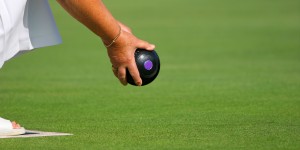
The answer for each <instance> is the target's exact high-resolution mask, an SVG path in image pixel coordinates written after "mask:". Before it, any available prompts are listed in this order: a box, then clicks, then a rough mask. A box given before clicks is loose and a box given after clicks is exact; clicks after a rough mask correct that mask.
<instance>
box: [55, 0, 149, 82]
mask: <svg viewBox="0 0 300 150" xmlns="http://www.w3.org/2000/svg"><path fill="white" fill-rule="evenodd" d="M57 2H58V3H59V4H60V5H61V6H62V7H63V8H64V9H65V10H66V11H67V12H68V13H69V14H70V15H72V16H73V17H74V18H75V19H77V20H78V21H79V22H81V23H82V24H84V25H85V26H86V27H87V28H89V29H90V30H91V31H93V32H94V33H95V34H96V35H98V36H99V37H100V39H101V40H102V42H103V43H104V44H105V45H109V44H110V43H111V42H112V41H113V39H114V38H115V37H116V36H117V35H118V34H119V32H120V27H121V30H122V32H121V34H120V36H119V38H118V39H117V40H116V42H115V43H113V44H112V45H111V46H110V47H108V48H107V53H108V56H109V58H110V61H111V63H112V66H113V68H114V69H113V72H114V75H115V76H116V77H117V78H118V79H119V80H120V82H121V83H122V84H123V85H127V81H126V69H128V70H129V73H130V74H131V76H132V77H133V79H134V81H135V83H136V84H137V85H142V79H141V78H140V75H139V72H138V69H137V66H136V63H135V59H134V52H135V50H136V49H137V48H141V49H146V50H153V49H154V48H155V46H154V45H153V44H149V43H148V42H146V41H143V40H141V39H138V38H137V37H135V36H134V35H133V34H132V32H131V29H130V28H128V27H127V26H125V25H124V24H122V23H121V22H119V21H118V20H116V19H115V18H114V17H113V16H112V15H111V13H110V12H109V10H108V9H107V8H106V7H105V5H104V4H103V2H102V1H101V0H88V1H87V0H57Z"/></svg>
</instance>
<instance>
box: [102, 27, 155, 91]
mask: <svg viewBox="0 0 300 150" xmlns="http://www.w3.org/2000/svg"><path fill="white" fill-rule="evenodd" d="M137 48H140V49H146V50H153V49H154V48H155V46H154V45H153V44H149V43H148V42H146V41H143V40H140V39H138V38H137V37H135V36H134V35H133V34H131V33H130V32H128V31H126V30H123V31H122V32H121V35H120V37H119V38H118V39H117V40H116V42H115V43H114V44H113V45H112V46H110V47H108V48H107V53H108V56H109V58H110V61H111V63H112V66H113V72H114V75H115V76H116V77H117V78H118V79H119V80H120V82H121V83H122V84H123V85H127V80H126V69H128V71H129V73H130V75H131V76H132V78H133V80H134V81H135V84H136V85H138V86H141V85H142V79H141V78H140V74H139V71H138V69H137V66H136V62H135V58H134V53H135V50H136V49H137Z"/></svg>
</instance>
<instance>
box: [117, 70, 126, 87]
mask: <svg viewBox="0 0 300 150" xmlns="http://www.w3.org/2000/svg"><path fill="white" fill-rule="evenodd" d="M118 78H119V80H120V82H121V83H122V84H123V85H127V80H126V68H125V67H119V69H118Z"/></svg>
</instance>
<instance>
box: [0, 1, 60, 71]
mask: <svg viewBox="0 0 300 150" xmlns="http://www.w3.org/2000/svg"><path fill="white" fill-rule="evenodd" d="M59 43H61V37H60V35H59V33H58V30H57V28H56V24H55V21H54V18H53V15H52V13H51V9H50V7H49V3H48V0H0V68H1V67H2V65H3V64H4V62H5V61H7V60H9V59H11V58H13V57H14V56H16V55H17V54H18V53H20V52H22V51H26V50H32V49H34V48H39V47H45V46H50V45H56V44H59Z"/></svg>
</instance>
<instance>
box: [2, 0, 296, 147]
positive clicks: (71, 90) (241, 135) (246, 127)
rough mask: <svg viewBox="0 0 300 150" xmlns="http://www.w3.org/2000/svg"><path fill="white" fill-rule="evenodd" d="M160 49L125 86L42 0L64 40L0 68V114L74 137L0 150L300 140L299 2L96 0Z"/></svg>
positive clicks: (94, 47) (88, 41)
mask: <svg viewBox="0 0 300 150" xmlns="http://www.w3.org/2000/svg"><path fill="white" fill-rule="evenodd" d="M104 2H105V3H106V4H107V6H108V7H109V9H110V10H111V11H112V13H113V14H114V16H115V17H116V18H118V19H119V20H121V21H123V22H124V23H125V24H127V25H129V26H131V27H132V29H133V31H134V32H135V33H136V35H137V36H138V37H140V38H142V39H146V40H148V41H150V42H152V43H155V44H156V46H157V51H158V53H159V56H160V58H161V62H162V66H161V72H160V75H159V76H158V78H157V79H156V80H155V82H153V83H152V84H150V85H148V86H145V87H141V88H137V87H132V86H127V87H123V86H121V85H120V84H119V82H118V81H117V79H116V78H115V77H114V76H113V74H112V72H111V65H110V63H109V60H108V58H107V54H106V50H105V48H104V47H103V46H102V44H101V41H100V40H99V39H98V38H97V37H96V36H95V35H93V34H92V33H91V32H89V31H88V30H87V29H86V28H85V27H83V26H82V25H80V24H79V23H77V22H76V21H75V20H74V19H72V18H71V17H70V16H69V15H68V14H67V13H65V12H64V11H63V10H62V8H60V7H59V6H58V4H57V3H56V2H52V1H51V2H50V3H51V6H52V9H53V12H54V15H55V19H56V21H57V24H58V27H59V29H60V33H61V34H62V37H63V41H64V43H63V44H62V45H59V46H55V47H47V48H41V49H39V50H36V51H33V52H30V53H27V54H24V55H23V56H20V57H18V58H15V59H13V60H11V61H9V62H7V63H6V64H5V66H4V67H3V68H2V69H1V70H0V104H1V109H0V116H2V117H5V118H8V119H13V120H17V121H18V122H20V123H22V125H24V126H25V127H26V128H28V129H35V130H42V131H58V132H69V133H73V134H74V136H65V137H44V138H28V139H1V140H0V149H128V150H132V149H170V150H173V149H205V150H206V149H213V150H214V149H220V150H224V149H228V150H235V149H236V150H240V149H249V150H250V149H251V150H252V149H256V150H275V149H295V150H296V149H300V142H299V141H300V42H299V41H300V9H299V7H300V1H299V0H286V1H283V0H264V1H260V0H252V1H238V0H227V1H222V0H213V1H211V0H152V1H145V0H129V1H104Z"/></svg>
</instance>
